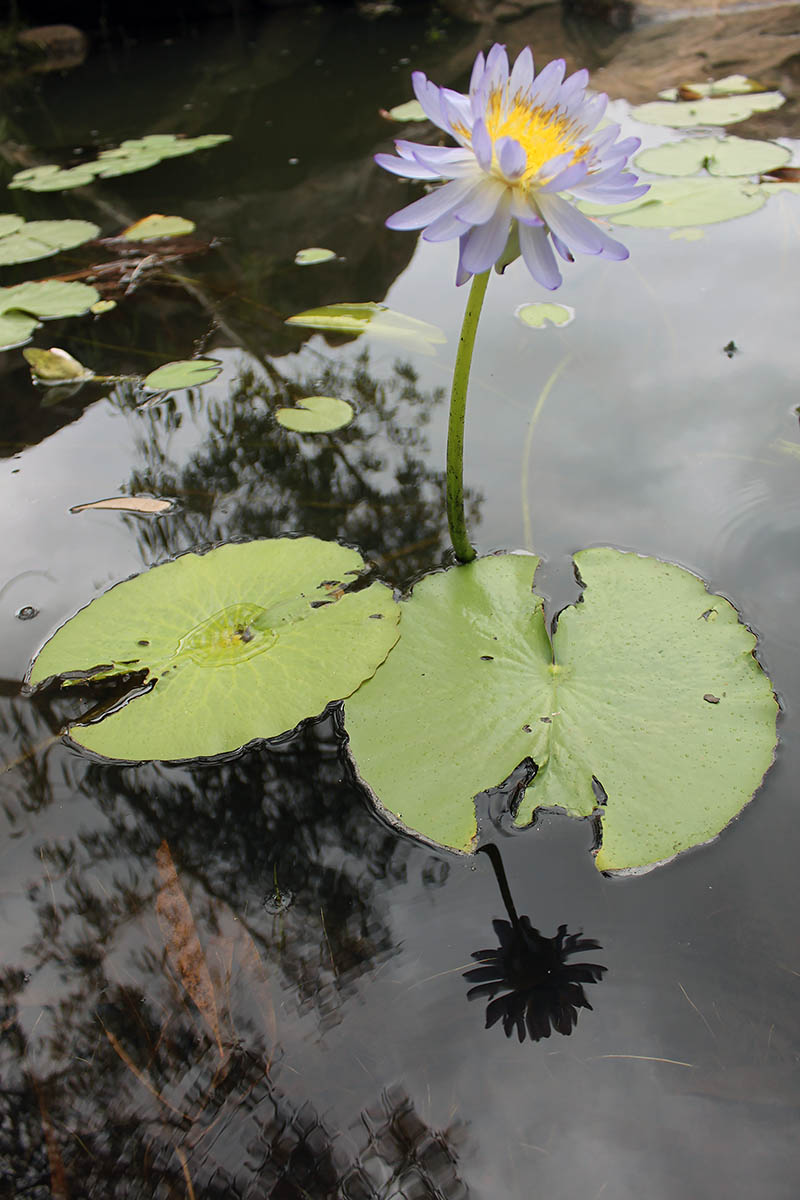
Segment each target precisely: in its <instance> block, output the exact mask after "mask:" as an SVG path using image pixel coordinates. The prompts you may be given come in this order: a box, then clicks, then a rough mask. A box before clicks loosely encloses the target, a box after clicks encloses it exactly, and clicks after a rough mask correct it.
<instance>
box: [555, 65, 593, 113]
mask: <svg viewBox="0 0 800 1200" xmlns="http://www.w3.org/2000/svg"><path fill="white" fill-rule="evenodd" d="M588 82H589V72H588V71H587V70H585V69H582V70H580V71H576V72H575V74H574V75H570V77H569V79H565V80H564V82H563V83H562V85H561V92H560V93H559V97H558V103H559V104H560V105H561V107H562V108H566V107H567V106H568V105H569V104H571V103H572V101H573V100H575V98H576V97H577V96H578V95H579V94H580V93H581V92H585V91H586V85H587V83H588Z"/></svg>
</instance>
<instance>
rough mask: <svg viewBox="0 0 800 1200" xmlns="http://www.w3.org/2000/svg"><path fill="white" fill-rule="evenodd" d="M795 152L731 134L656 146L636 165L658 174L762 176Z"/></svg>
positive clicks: (686, 139)
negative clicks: (703, 171)
mask: <svg viewBox="0 0 800 1200" xmlns="http://www.w3.org/2000/svg"><path fill="white" fill-rule="evenodd" d="M791 157H792V153H791V151H790V150H788V149H787V148H786V147H785V146H779V145H778V143H777V142H760V141H756V139H755V138H740V137H735V136H734V135H733V134H731V135H730V136H729V137H725V138H714V137H708V138H705V137H704V138H692V137H690V138H685V139H684V140H683V141H682V142H668V143H667V144H666V145H665V146H653V147H651V148H650V149H649V150H642V152H641V154H637V156H636V166H637V167H639V168H640V169H641V170H642V171H652V172H653V173H654V174H656V175H694V174H695V173H696V172H697V171H699V170H701V169H702V168H703V167H705V168H706V170H707V171H709V173H710V174H711V175H760V174H761V173H762V171H774V170H775V168H776V167H782V166H785V165H786V163H788V161H789V159H790V158H791Z"/></svg>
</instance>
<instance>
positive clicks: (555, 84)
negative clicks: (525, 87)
mask: <svg viewBox="0 0 800 1200" xmlns="http://www.w3.org/2000/svg"><path fill="white" fill-rule="evenodd" d="M566 68H567V64H566V63H565V62H564V59H563V58H554V59H553V61H552V62H549V63H548V64H547V66H546V67H544V68H543V69H542V70H541V71H540V72H539V76H538V78H537V79H535V80H534V83H533V88H532V89H531V96H530V98H531V101H532V103H534V104H536V105H540V106H541V107H543V108H546V107H547V104H548V101H550V100H552V99H553V97H554V96H555V94H556V92H557V91H558V89H559V87H560V85H561V80H562V79H563V78H564V71H565V70H566Z"/></svg>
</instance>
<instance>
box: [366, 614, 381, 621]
mask: <svg viewBox="0 0 800 1200" xmlns="http://www.w3.org/2000/svg"><path fill="white" fill-rule="evenodd" d="M369 619H370V621H382V620H383V613H370V614H369Z"/></svg>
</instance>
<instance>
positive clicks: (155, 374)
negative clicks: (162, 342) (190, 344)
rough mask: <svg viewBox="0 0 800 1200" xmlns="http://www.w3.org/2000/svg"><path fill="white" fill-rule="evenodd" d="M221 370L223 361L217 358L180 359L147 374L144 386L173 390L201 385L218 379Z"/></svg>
mask: <svg viewBox="0 0 800 1200" xmlns="http://www.w3.org/2000/svg"><path fill="white" fill-rule="evenodd" d="M221 370H222V363H221V362H220V361H219V359H217V358H187V359H179V360H178V361H177V362H170V363H164V366H163V367H156V369H155V371H151V372H150V374H149V375H146V376H145V378H144V387H145V388H146V389H147V391H148V392H173V391H176V390H177V389H178V388H191V387H200V385H201V384H202V383H210V382H211V380H212V379H216V378H217V376H218V375H219V373H220V371H221Z"/></svg>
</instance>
